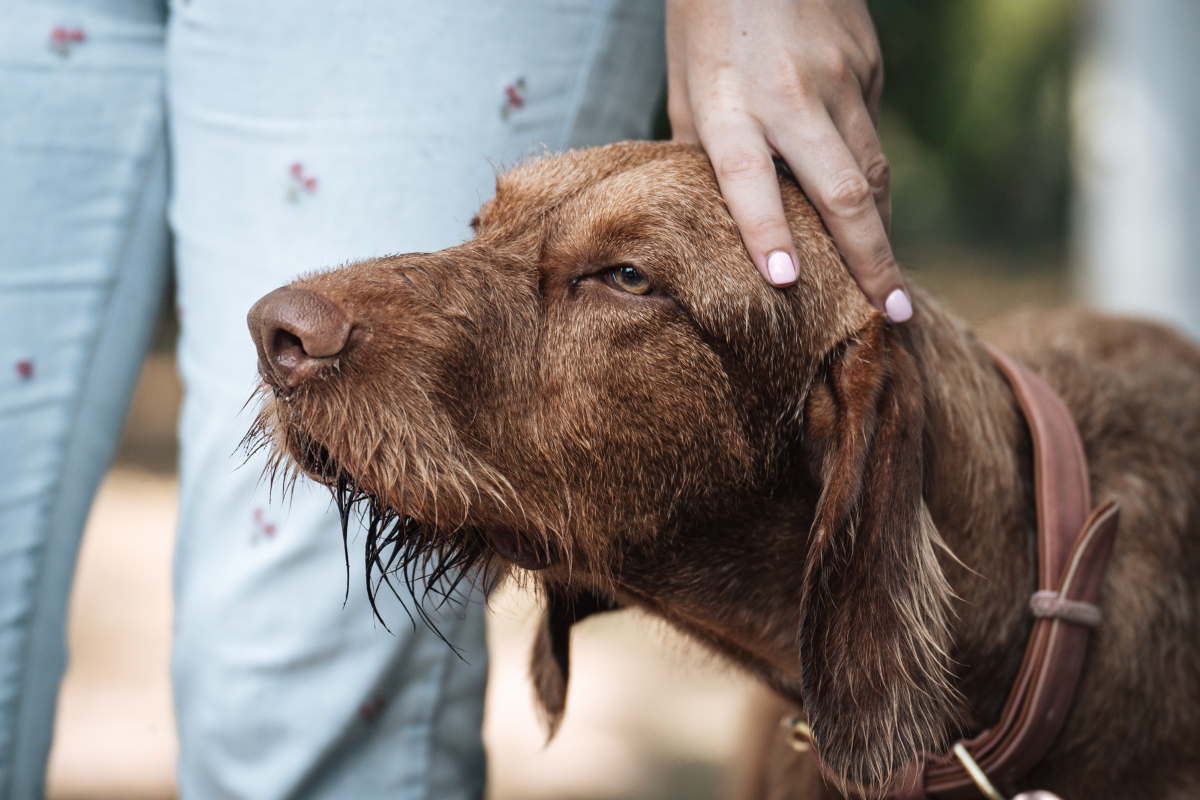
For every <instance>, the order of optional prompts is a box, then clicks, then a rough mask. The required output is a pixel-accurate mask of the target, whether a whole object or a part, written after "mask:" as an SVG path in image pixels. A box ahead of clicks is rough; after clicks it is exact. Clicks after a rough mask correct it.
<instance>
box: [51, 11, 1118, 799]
mask: <svg viewBox="0 0 1200 800" xmlns="http://www.w3.org/2000/svg"><path fill="white" fill-rule="evenodd" d="M1119 2H1120V0H1109V5H1112V4H1113V3H1119ZM1098 3H1099V4H1101V5H1102V4H1103V3H1102V2H1100V0H1098ZM1125 5H1126V7H1129V6H1136V7H1139V8H1140V7H1142V6H1140V4H1135V3H1133V0H1129V2H1128V3H1126V4H1125ZM1087 8H1089V6H1082V5H1080V4H1079V3H1076V2H1071V0H910V1H908V2H900V1H898V0H877V1H876V2H871V9H872V12H873V14H874V19H875V23H876V26H877V28H878V32H879V36H880V39H881V42H882V46H883V51H884V62H885V65H886V89H885V92H884V97H883V109H882V117H881V122H880V131H881V137H882V140H883V144H884V148H885V150H886V152H887V154H888V156H889V158H890V160H891V163H892V169H893V182H892V190H893V201H894V209H895V212H894V229H893V233H894V241H895V247H896V251H897V254H898V256H899V257H900V260H901V262H902V263H903V264H904V265H905V266H906V267H907V268H908V269H909V270H910V274H911V275H912V276H913V277H914V279H915V280H916V281H917V282H919V283H921V284H923V285H924V286H926V287H927V288H929V289H932V290H933V291H934V292H935V293H936V294H938V295H940V296H941V297H942V298H943V299H944V300H945V301H946V302H947V303H948V304H949V305H950V306H951V307H952V308H953V309H954V310H956V311H957V312H958V313H959V314H960V315H962V316H963V317H965V318H966V319H967V320H969V321H972V322H982V321H985V320H988V319H990V318H992V317H994V316H996V315H998V314H1001V313H1003V312H1005V311H1007V310H1010V309H1014V308H1018V307H1029V306H1043V307H1047V306H1057V305H1061V304H1064V303H1066V302H1068V301H1069V300H1070V299H1072V297H1073V292H1072V287H1073V286H1079V285H1080V280H1078V279H1073V278H1072V275H1079V274H1081V270H1080V269H1078V268H1076V269H1074V270H1073V269H1072V266H1071V261H1072V255H1071V254H1072V253H1078V252H1079V251H1080V246H1079V245H1078V241H1079V236H1078V235H1077V236H1076V237H1075V241H1076V244H1075V245H1074V246H1073V245H1072V244H1071V242H1072V239H1071V236H1070V233H1071V231H1072V229H1073V227H1074V228H1075V229H1076V233H1077V234H1078V230H1077V226H1073V225H1072V219H1073V216H1072V211H1073V209H1074V208H1076V207H1077V206H1078V204H1079V194H1078V192H1075V193H1073V189H1072V187H1073V185H1074V186H1078V185H1079V184H1078V179H1076V180H1074V181H1073V175H1076V176H1077V175H1079V169H1078V168H1076V169H1074V170H1073V164H1074V163H1076V162H1074V161H1073V157H1077V153H1076V151H1077V150H1078V148H1079V146H1080V145H1079V141H1080V140H1079V138H1078V134H1077V132H1078V130H1079V128H1080V126H1081V125H1083V124H1084V122H1085V121H1081V120H1082V118H1081V117H1080V114H1083V113H1086V109H1085V110H1084V111H1080V107H1079V105H1078V98H1079V95H1080V92H1081V91H1082V90H1081V89H1080V87H1081V86H1084V85H1091V84H1087V83H1086V81H1084V82H1083V83H1081V78H1080V74H1081V72H1080V70H1081V64H1083V63H1084V60H1083V59H1082V56H1081V54H1082V53H1085V52H1087V47H1088V42H1090V41H1092V40H1091V39H1089V38H1088V36H1091V35H1092V34H1087V35H1086V36H1085V33H1086V32H1087V31H1090V30H1094V29H1095V26H1092V25H1091V23H1089V22H1087V20H1085V19H1084V17H1085V15H1086V13H1087ZM1085 23H1086V24H1085ZM1089 26H1091V27H1089ZM1073 103H1075V105H1073ZM1072 109H1074V112H1073V111H1072ZM658 130H659V133H660V135H664V136H665V135H669V126H667V125H666V124H665V116H664V117H663V119H661V120H660V123H659V126H658ZM1073 130H1074V131H1076V134H1075V138H1074V139H1073ZM1073 141H1074V142H1075V145H1074V148H1073V145H1072V142H1073ZM1084 272H1086V270H1085V271H1084ZM1084 282H1085V283H1086V280H1085V281H1084ZM1074 294H1077V292H1076V293H1074ZM174 337H175V323H174V320H173V319H172V318H171V317H170V315H169V313H168V314H167V315H165V316H164V318H163V321H162V325H161V329H160V331H159V334H158V336H157V338H156V342H155V346H154V350H153V353H152V354H151V356H150V359H149V360H148V362H147V364H146V367H145V371H144V373H143V375H142V379H141V383H140V385H139V387H138V390H137V394H136V396H135V398H134V401H133V405H132V407H131V409H130V412H129V418H128V422H127V425H126V430H125V434H124V438H123V441H122V445H121V450H120V455H119V458H118V460H117V463H116V465H115V467H114V468H113V470H112V472H111V474H110V475H109V477H108V479H107V481H106V482H105V483H104V485H103V488H102V489H101V492H100V495H99V497H98V499H97V502H96V505H95V508H94V510H93V513H92V517H91V520H90V523H89V527H88V530H87V533H86V534H85V538H84V543H83V549H82V554H81V557H80V562H79V569H78V577H77V580H76V584H75V589H74V595H73V600H72V606H71V622H70V647H71V656H72V659H71V666H70V670H69V672H68V675H67V678H66V681H65V684H64V686H63V690H62V698H61V704H60V708H59V714H58V725H57V730H56V738H55V744H54V750H53V753H52V757H51V765H50V781H49V796H50V797H51V798H54V799H55V800H66V799H67V798H71V799H72V800H83V799H84V798H88V799H89V800H100V798H124V799H125V800H136V799H138V798H146V799H149V798H169V797H173V796H174V786H173V780H172V771H173V759H174V755H175V748H176V744H175V740H174V733H173V723H172V720H171V702H170V687H169V682H168V674H167V669H168V658H169V641H170V625H171V622H170V620H171V598H170V564H171V549H172V537H173V528H174V518H175V511H176V504H175V491H176V481H175V474H174V464H175V457H176V443H175V425H176V417H177V413H178V408H179V402H180V399H181V389H180V386H179V382H178V379H177V378H176V374H175V367H174V357H173V344H174ZM247 346H249V343H247ZM492 605H493V608H492V612H491V633H490V636H491V648H492V652H493V671H492V676H491V682H490V686H489V697H488V705H487V721H486V737H487V742H488V745H489V750H490V758H491V775H492V788H491V797H492V798H493V800H522V799H528V800H533V799H534V798H551V797H553V798H575V799H576V800H584V799H585V798H592V799H594V800H600V798H616V797H621V798H637V799H639V800H660V799H661V800H667V799H668V798H684V797H687V798H694V799H696V800H704V799H705V798H717V797H720V796H721V794H722V791H723V786H724V781H725V778H726V775H727V765H728V764H729V763H730V760H731V758H732V757H733V754H734V750H735V746H736V742H737V740H738V735H739V733H738V732H739V719H740V714H741V710H742V707H743V704H744V703H745V702H746V698H747V697H748V693H749V691H750V688H749V686H748V684H747V683H746V681H745V680H744V679H743V678H742V677H741V676H740V675H738V674H736V673H734V672H732V671H731V670H729V669H727V668H725V667H724V666H722V665H721V664H719V663H716V662H715V661H714V660H713V659H711V658H710V657H708V656H706V655H705V654H703V653H701V652H700V651H699V650H697V649H696V648H695V647H693V646H691V645H689V644H688V643H686V642H684V641H682V640H681V639H680V638H679V637H677V636H675V635H673V634H672V633H671V632H670V631H668V630H666V629H665V628H664V627H663V626H662V625H660V624H657V623H655V622H653V621H651V620H648V619H646V618H644V617H641V616H639V615H636V614H633V613H629V612H622V613H620V614H615V615H604V616H601V617H599V618H593V619H591V620H589V621H587V622H585V623H583V624H582V625H581V626H579V628H578V629H577V633H576V635H575V640H574V645H573V648H574V649H573V671H574V674H573V676H572V687H571V695H570V698H569V700H568V709H569V711H568V713H567V717H566V722H565V724H564V727H563V729H562V732H561V733H560V735H559V737H558V738H557V739H556V740H555V741H554V743H552V744H551V745H550V746H548V747H545V746H544V745H543V740H542V736H541V733H540V730H539V728H538V726H537V723H536V721H535V716H534V713H533V710H532V705H531V701H530V688H529V684H528V681H527V679H526V676H525V664H526V661H527V658H528V650H529V646H530V642H531V639H532V618H531V615H532V614H533V613H534V609H535V604H534V601H533V600H532V599H531V598H530V597H529V596H528V595H527V594H524V593H522V592H521V591H519V590H517V589H514V588H512V587H507V588H505V589H504V590H503V591H501V592H500V593H499V595H498V596H497V597H496V599H495V600H494V601H493V604H492Z"/></svg>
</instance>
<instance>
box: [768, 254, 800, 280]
mask: <svg viewBox="0 0 1200 800" xmlns="http://www.w3.org/2000/svg"><path fill="white" fill-rule="evenodd" d="M767 274H768V275H770V276H771V283H773V284H775V285H776V286H783V285H786V284H789V283H791V282H792V281H794V280H796V265H795V264H793V263H792V257H791V256H789V255H788V254H787V253H785V252H783V251H782V250H776V251H775V252H774V253H771V255H770V257H769V258H768V259H767Z"/></svg>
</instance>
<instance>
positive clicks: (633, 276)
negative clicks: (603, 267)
mask: <svg viewBox="0 0 1200 800" xmlns="http://www.w3.org/2000/svg"><path fill="white" fill-rule="evenodd" d="M607 277H608V282H609V283H610V284H611V285H612V287H613V288H615V289H620V290H621V291H622V292H627V293H629V294H650V290H651V289H652V288H653V287H652V286H651V285H650V279H649V278H647V277H646V276H645V275H643V274H642V273H640V272H638V271H637V270H636V269H634V268H633V267H631V266H629V265H625V266H621V267H614V268H613V269H610V270H609V271H608V275H607Z"/></svg>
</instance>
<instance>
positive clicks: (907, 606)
mask: <svg viewBox="0 0 1200 800" xmlns="http://www.w3.org/2000/svg"><path fill="white" fill-rule="evenodd" d="M902 336H903V334H902V333H901V332H900V331H899V330H898V329H896V328H893V327H891V326H888V325H886V324H885V323H883V322H882V320H881V319H879V318H878V317H876V318H874V319H873V320H872V321H871V322H869V323H868V324H867V326H866V327H865V328H863V329H862V330H861V331H860V332H859V334H858V335H857V336H856V337H855V338H854V339H852V340H851V341H850V342H849V343H848V344H847V345H846V346H845V349H844V350H843V351H842V352H841V353H840V354H839V355H836V356H835V357H834V358H833V359H832V360H831V361H830V363H829V364H828V369H827V371H826V373H825V374H824V375H823V376H822V378H821V379H818V380H817V381H816V382H815V383H814V386H813V389H812V390H811V392H810V393H809V396H808V400H807V405H806V409H805V413H806V432H807V435H808V437H809V442H810V443H811V444H812V446H813V447H814V452H815V454H816V455H817V456H818V459H819V462H820V471H821V479H822V484H823V486H822V490H821V497H820V500H819V501H818V503H817V510H816V517H815V519H814V521H813V527H812V531H811V534H810V545H809V550H808V556H807V560H806V563H805V567H804V570H805V571H804V584H803V595H802V601H801V602H802V606H801V616H800V618H801V623H800V658H801V668H802V688H803V693H804V703H805V706H806V710H807V712H808V719H809V724H810V725H811V726H812V731H813V740H814V744H815V745H816V747H817V750H818V752H819V753H820V755H821V760H822V761H823V762H824V764H825V765H826V766H827V767H828V768H829V769H830V770H831V771H832V772H833V773H834V775H835V776H836V777H839V778H841V779H848V780H851V781H854V782H855V783H857V784H859V785H860V786H864V787H881V786H884V785H886V784H887V782H888V781H889V780H890V779H891V778H892V777H893V776H894V775H895V774H896V773H897V772H898V771H899V770H900V769H901V768H903V767H904V766H905V765H906V764H908V763H909V762H911V761H912V760H914V759H916V758H919V757H920V756H921V755H922V754H923V753H926V752H930V751H933V750H935V749H938V748H939V747H940V746H941V745H942V744H943V743H944V742H943V740H944V738H945V735H946V729H947V727H948V725H949V723H950V721H951V717H952V715H953V713H954V711H953V709H954V697H955V696H954V694H953V691H952V689H951V688H950V686H949V684H948V682H947V677H948V672H947V667H948V662H949V658H948V655H947V645H948V642H949V629H948V626H947V620H946V615H947V610H948V601H949V597H950V589H949V586H948V584H947V583H946V580H945V577H944V575H943V574H942V570H941V567H940V565H939V564H938V560H937V557H936V549H937V548H938V547H939V546H941V542H940V538H939V536H938V533H937V530H936V529H935V528H934V525H933V521H932V519H931V518H930V516H929V511H928V509H927V508H926V506H925V502H924V499H923V497H922V488H923V483H924V480H923V469H924V465H923V457H922V448H923V445H924V442H923V438H924V427H925V423H924V401H923V397H922V389H921V384H920V379H919V376H918V374H917V370H916V366H915V364H914V362H913V359H912V356H911V355H910V354H909V353H908V351H907V350H906V349H905V348H904V346H903V344H902V343H901V341H900V338H901V337H902Z"/></svg>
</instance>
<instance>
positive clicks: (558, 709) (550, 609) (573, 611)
mask: <svg viewBox="0 0 1200 800" xmlns="http://www.w3.org/2000/svg"><path fill="white" fill-rule="evenodd" d="M619 608H620V605H619V604H618V603H616V601H614V600H612V599H611V598H608V597H602V596H600V595H598V594H595V593H593V592H589V591H578V590H576V591H571V590H568V589H566V588H563V587H558V586H546V611H545V613H543V614H542V623H541V625H540V626H539V627H538V633H537V638H536V639H535V640H534V642H533V658H532V659H531V660H530V664H529V672H530V675H531V676H532V677H533V689H534V694H535V695H536V697H537V702H538V707H539V708H540V710H541V716H542V720H543V721H544V722H545V725H546V738H547V739H553V738H554V734H555V733H557V732H558V726H559V725H560V724H561V723H562V718H563V712H564V711H565V710H566V707H567V681H568V680H569V679H570V676H571V626H572V625H574V624H575V623H576V622H579V621H580V620H582V619H584V618H585V617H590V616H591V615H592V614H599V613H601V612H603V611H615V610H617V609H619Z"/></svg>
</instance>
